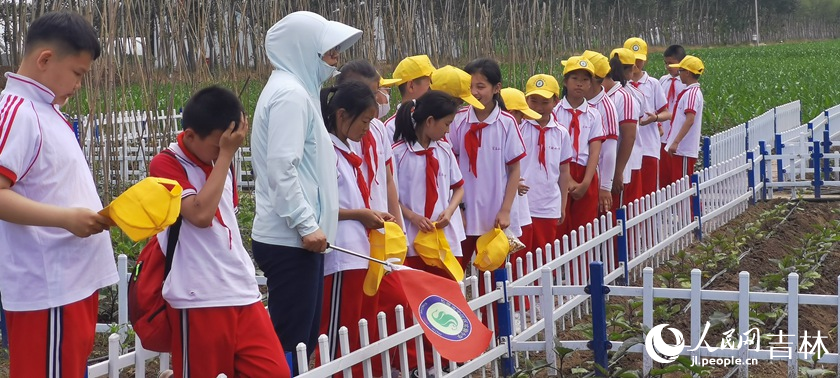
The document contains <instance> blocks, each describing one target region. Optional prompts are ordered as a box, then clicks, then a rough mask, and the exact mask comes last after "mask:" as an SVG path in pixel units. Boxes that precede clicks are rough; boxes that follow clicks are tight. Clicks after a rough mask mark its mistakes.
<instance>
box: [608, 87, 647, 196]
mask: <svg viewBox="0 0 840 378" xmlns="http://www.w3.org/2000/svg"><path fill="white" fill-rule="evenodd" d="M631 88H632V86H631ZM607 95H608V96H609V97H610V99H612V101H613V104H614V105H615V111H616V118H617V119H618V123H619V124H622V123H625V122H634V123H635V125H636V133H637V135H638V132H639V109H640V108H641V105H640V103H639V100H638V99H637V98H636V97H634V96H633V94H631V93H630V91H629V90H628V89H627V88H624V87H622V86H621V84H620V83H616V84H615V85H613V87H612V88H610V90H609V91H608V92H607ZM640 95H641V94H640ZM618 141H619V143H621V134H620V133H619V135H618ZM640 168H642V153H641V151H639V148H638V147H636V144H635V142H634V144H633V150H632V151H631V152H630V158H629V159H627V165H625V166H624V173H623V176H622V177H623V179H624V183H625V184H629V183H630V173H631V171H632V170H634V169H640Z"/></svg>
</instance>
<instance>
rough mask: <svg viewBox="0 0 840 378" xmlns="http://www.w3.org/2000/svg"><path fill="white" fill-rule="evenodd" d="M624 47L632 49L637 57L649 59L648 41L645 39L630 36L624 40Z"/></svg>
mask: <svg viewBox="0 0 840 378" xmlns="http://www.w3.org/2000/svg"><path fill="white" fill-rule="evenodd" d="M624 48H625V49H628V50H630V51H632V52H633V55H634V56H635V57H636V59H639V60H644V61H647V43H645V41H644V40H643V39H641V38H638V37H633V38H628V39H627V40H626V41H624Z"/></svg>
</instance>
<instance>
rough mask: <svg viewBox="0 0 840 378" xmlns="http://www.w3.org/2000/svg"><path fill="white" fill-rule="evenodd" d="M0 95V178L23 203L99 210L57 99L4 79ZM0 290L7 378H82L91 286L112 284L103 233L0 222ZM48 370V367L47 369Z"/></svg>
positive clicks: (93, 307)
mask: <svg viewBox="0 0 840 378" xmlns="http://www.w3.org/2000/svg"><path fill="white" fill-rule="evenodd" d="M6 78H7V83H6V88H5V89H4V90H3V92H2V95H0V175H2V176H4V177H6V178H7V179H8V180H9V181H11V183H12V187H11V188H10V189H9V190H11V191H13V192H15V193H17V194H19V195H21V196H23V197H26V198H28V199H30V200H33V201H36V202H40V203H44V204H49V205H54V206H60V207H84V208H88V209H91V210H94V211H96V210H99V209H101V208H102V202H101V201H100V199H99V195H98V193H97V190H96V185H95V184H94V181H93V176H92V175H91V171H90V168H89V167H88V164H87V161H86V160H85V156H84V153H83V152H82V149H81V148H80V147H79V143H78V141H77V140H76V135H75V133H74V132H73V128H72V126H71V125H70V124H69V123H68V122H67V120H66V119H65V118H64V116H63V115H62V114H61V113H60V112H59V107H58V106H57V105H53V104H52V101H53V100H54V99H55V95H54V94H53V93H52V91H50V90H49V89H48V88H47V87H45V86H44V85H41V84H40V83H38V82H36V81H34V80H32V79H30V78H28V77H25V76H21V75H17V74H14V73H7V74H6ZM0 245H2V246H3V247H2V248H0V261H2V263H0V292H2V293H3V308H4V309H5V310H6V314H7V319H8V324H7V326H8V331H9V351H10V357H11V371H10V373H11V375H12V376H19V377H36V376H44V374H45V373H50V375H51V376H52V375H56V376H57V375H62V376H64V375H66V376H71V377H76V376H80V375H81V374H82V372H83V371H85V369H86V365H87V358H88V355H89V354H90V352H91V351H92V350H93V341H94V331H95V325H96V318H97V314H98V310H97V304H98V296H97V294H96V292H97V290H99V288H101V287H104V286H108V285H111V284H114V283H116V282H117V277H118V276H117V269H116V264H115V263H114V252H113V249H112V248H111V239H110V235H109V233H108V232H107V231H106V232H103V233H100V234H96V235H91V236H89V237H87V238H79V237H76V236H75V235H73V234H72V233H70V232H69V231H67V230H65V229H62V228H57V227H33V226H24V225H19V224H15V223H11V222H0ZM47 367H49V368H50V369H47Z"/></svg>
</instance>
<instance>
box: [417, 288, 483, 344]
mask: <svg viewBox="0 0 840 378" xmlns="http://www.w3.org/2000/svg"><path fill="white" fill-rule="evenodd" d="M419 312H420V321H421V322H423V323H424V324H425V325H426V327H428V328H429V329H431V330H432V332H434V333H435V334H437V335H438V336H440V337H443V338H444V339H447V340H452V341H462V340H464V339H466V338H467V337H469V336H470V333H471V332H472V324H470V321H469V319H468V318H467V315H466V314H464V312H463V311H461V310H460V309H459V308H458V307H456V306H455V305H454V304H452V303H451V302H449V301H447V300H446V299H444V298H442V297H439V296H437V295H430V296H428V297H426V299H424V300H423V301H422V302H420V311H419Z"/></svg>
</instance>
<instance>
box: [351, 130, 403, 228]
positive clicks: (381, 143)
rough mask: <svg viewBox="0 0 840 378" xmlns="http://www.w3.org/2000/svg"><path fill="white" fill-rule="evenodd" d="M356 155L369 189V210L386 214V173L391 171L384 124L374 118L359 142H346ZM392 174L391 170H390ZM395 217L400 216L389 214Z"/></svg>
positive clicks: (390, 152) (389, 149) (391, 155)
mask: <svg viewBox="0 0 840 378" xmlns="http://www.w3.org/2000/svg"><path fill="white" fill-rule="evenodd" d="M347 144H349V145H350V150H352V151H353V152H354V153H355V154H356V155H359V156H361V157H362V174H363V175H364V176H365V180H367V185H368V188H370V208H371V209H374V210H377V211H384V212H386V213H387V212H388V210H389V209H388V173H387V171H386V170H387V169H389V167H390V168H391V169H393V167H392V166H391V165H392V162H393V157H394V154H393V151H392V150H391V144H392V142H389V141H388V139H387V136H386V130H385V124H383V123H382V121H380V120H378V119H376V118H374V119H371V120H370V128H369V129H368V132H367V133H365V135H364V136H363V137H362V140H361V141H359V142H354V141H351V140H348V141H347ZM392 172H393V170H392ZM391 215H393V216H395V217H397V216H400V214H391Z"/></svg>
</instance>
